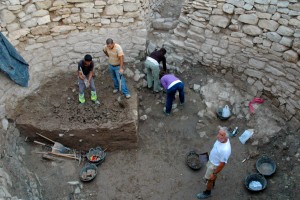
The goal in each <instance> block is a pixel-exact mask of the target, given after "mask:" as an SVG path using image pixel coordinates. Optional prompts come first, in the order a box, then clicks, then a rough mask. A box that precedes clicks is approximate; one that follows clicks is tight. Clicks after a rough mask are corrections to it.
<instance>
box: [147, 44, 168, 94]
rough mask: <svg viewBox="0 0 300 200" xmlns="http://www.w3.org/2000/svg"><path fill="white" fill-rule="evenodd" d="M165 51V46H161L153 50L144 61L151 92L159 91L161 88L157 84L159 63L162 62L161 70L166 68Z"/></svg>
mask: <svg viewBox="0 0 300 200" xmlns="http://www.w3.org/2000/svg"><path fill="white" fill-rule="evenodd" d="M166 53H167V51H166V49H165V48H161V49H159V50H155V51H153V52H152V53H151V54H150V55H149V56H148V57H147V58H146V61H145V67H146V69H147V84H148V88H152V86H153V92H160V91H161V90H162V88H161V87H160V84H159V72H160V69H159V63H160V62H162V64H163V71H166V70H167V66H166V57H165V54H166Z"/></svg>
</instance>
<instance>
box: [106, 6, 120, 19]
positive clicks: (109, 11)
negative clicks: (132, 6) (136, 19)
mask: <svg viewBox="0 0 300 200" xmlns="http://www.w3.org/2000/svg"><path fill="white" fill-rule="evenodd" d="M105 13H106V15H110V16H116V15H123V6H121V5H108V6H106V7H105Z"/></svg>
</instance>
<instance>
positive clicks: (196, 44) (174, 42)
mask: <svg viewBox="0 0 300 200" xmlns="http://www.w3.org/2000/svg"><path fill="white" fill-rule="evenodd" d="M164 46H165V47H166V48H168V52H169V54H170V55H169V56H168V60H169V63H173V64H175V65H180V64H181V63H182V62H183V61H189V62H190V63H195V64H196V63H198V62H200V63H201V64H203V65H206V66H210V67H212V68H215V69H216V70H219V71H220V73H223V74H224V75H225V77H226V76H233V78H234V79H235V82H236V83H238V82H241V81H242V82H244V83H245V82H246V83H247V84H248V85H251V87H249V92H250V93H251V94H252V95H253V96H260V95H261V94H262V93H265V94H268V95H269V96H270V97H271V98H273V102H274V104H275V105H276V106H277V107H279V108H280V109H281V110H282V111H283V112H284V113H285V114H286V116H287V119H291V118H292V117H293V116H295V117H296V118H298V120H299V119H300V115H299V110H300V98H299V97H300V90H299V89H300V81H299V76H300V62H299V55H300V2H298V1H297V0H284V1H281V0H194V1H192V0H187V1H185V4H184V5H183V8H182V10H181V15H180V17H179V24H178V25H177V27H176V28H175V29H174V34H173V35H172V36H171V38H170V40H169V41H167V42H165V44H164Z"/></svg>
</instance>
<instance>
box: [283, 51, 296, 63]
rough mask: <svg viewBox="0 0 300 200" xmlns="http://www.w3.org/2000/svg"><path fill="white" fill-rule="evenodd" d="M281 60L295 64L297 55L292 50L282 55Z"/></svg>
mask: <svg viewBox="0 0 300 200" xmlns="http://www.w3.org/2000/svg"><path fill="white" fill-rule="evenodd" d="M283 59H284V60H286V61H288V62H293V63H297V62H298V61H299V55H298V53H296V52H295V51H293V50H288V51H285V52H284V53H283Z"/></svg>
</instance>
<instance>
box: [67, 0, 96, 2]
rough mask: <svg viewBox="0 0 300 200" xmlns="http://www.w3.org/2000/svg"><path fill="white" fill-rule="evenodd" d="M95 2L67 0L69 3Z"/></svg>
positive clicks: (89, 0)
mask: <svg viewBox="0 0 300 200" xmlns="http://www.w3.org/2000/svg"><path fill="white" fill-rule="evenodd" d="M92 1H94V0H67V2H68V3H85V2H92Z"/></svg>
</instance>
